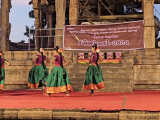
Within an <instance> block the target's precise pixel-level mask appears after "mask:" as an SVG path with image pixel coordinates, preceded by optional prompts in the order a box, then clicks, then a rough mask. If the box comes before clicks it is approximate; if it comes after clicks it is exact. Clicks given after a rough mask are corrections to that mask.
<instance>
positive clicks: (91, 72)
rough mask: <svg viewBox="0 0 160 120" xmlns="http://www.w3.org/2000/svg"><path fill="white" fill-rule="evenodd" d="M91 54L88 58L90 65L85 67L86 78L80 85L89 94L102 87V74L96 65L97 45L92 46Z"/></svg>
mask: <svg viewBox="0 0 160 120" xmlns="http://www.w3.org/2000/svg"><path fill="white" fill-rule="evenodd" d="M92 52H93V53H92V55H91V58H90V65H89V67H88V69H87V73H86V78H85V81H84V84H83V87H82V90H84V91H87V90H90V91H91V93H90V94H91V95H94V90H98V89H104V81H103V75H102V71H101V68H100V66H99V65H98V60H100V58H99V52H100V50H99V48H98V47H97V45H96V44H95V45H93V46H92Z"/></svg>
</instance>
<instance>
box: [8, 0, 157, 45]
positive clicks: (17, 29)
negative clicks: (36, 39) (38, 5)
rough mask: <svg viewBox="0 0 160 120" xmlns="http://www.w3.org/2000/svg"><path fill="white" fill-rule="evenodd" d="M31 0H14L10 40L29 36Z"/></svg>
mask: <svg viewBox="0 0 160 120" xmlns="http://www.w3.org/2000/svg"><path fill="white" fill-rule="evenodd" d="M29 1H30V0H12V8H11V11H10V23H11V25H12V28H11V34H10V40H11V41H12V42H20V41H21V40H25V42H28V38H27V37H26V36H24V35H23V34H24V32H25V26H26V25H28V26H29V27H31V26H32V25H34V19H32V18H29V16H28V13H29V11H31V10H32V5H29V4H28V3H29ZM155 8H156V9H157V10H158V11H159V13H160V5H159V4H158V5H155ZM156 16H157V17H158V18H159V19H160V15H159V14H158V13H157V12H156Z"/></svg>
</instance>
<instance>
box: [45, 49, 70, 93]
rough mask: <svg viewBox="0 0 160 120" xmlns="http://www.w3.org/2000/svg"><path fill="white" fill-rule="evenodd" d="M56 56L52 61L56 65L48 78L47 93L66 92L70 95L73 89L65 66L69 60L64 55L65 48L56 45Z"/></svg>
mask: <svg viewBox="0 0 160 120" xmlns="http://www.w3.org/2000/svg"><path fill="white" fill-rule="evenodd" d="M53 51H54V57H53V60H52V63H53V65H54V67H53V69H52V71H51V73H50V74H49V76H48V79H47V85H46V93H47V94H46V95H47V96H50V95H51V94H52V93H61V92H63V93H66V96H69V91H73V89H72V86H71V82H70V80H69V77H68V73H67V71H66V69H65V67H64V66H66V65H67V64H68V61H67V60H66V59H65V58H64V56H62V51H63V49H61V48H59V47H58V46H56V47H55V48H54V50H53Z"/></svg>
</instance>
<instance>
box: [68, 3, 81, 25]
mask: <svg viewBox="0 0 160 120" xmlns="http://www.w3.org/2000/svg"><path fill="white" fill-rule="evenodd" d="M78 1H79V0H70V5H69V22H70V25H77V24H78Z"/></svg>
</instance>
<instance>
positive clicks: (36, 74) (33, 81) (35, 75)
mask: <svg viewBox="0 0 160 120" xmlns="http://www.w3.org/2000/svg"><path fill="white" fill-rule="evenodd" d="M44 66H45V65H44ZM45 70H46V73H45V72H44V68H43V65H42V64H41V65H37V66H34V67H33V68H32V69H31V70H30V72H29V75H28V87H30V88H31V89H35V88H38V85H39V81H40V80H42V85H43V86H45V85H46V84H47V83H46V82H47V77H48V69H47V67H46V66H45Z"/></svg>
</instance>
